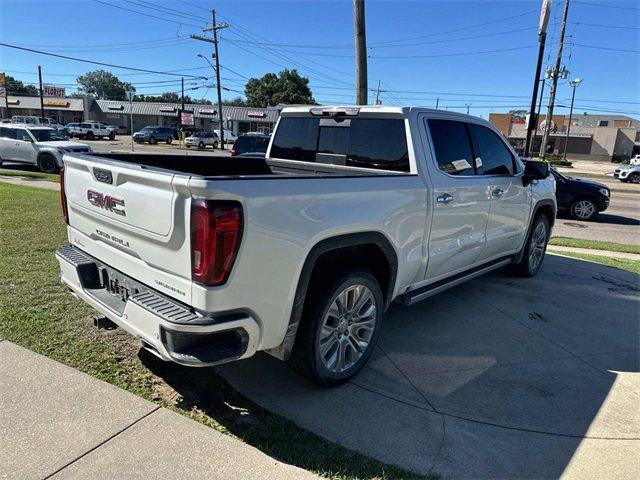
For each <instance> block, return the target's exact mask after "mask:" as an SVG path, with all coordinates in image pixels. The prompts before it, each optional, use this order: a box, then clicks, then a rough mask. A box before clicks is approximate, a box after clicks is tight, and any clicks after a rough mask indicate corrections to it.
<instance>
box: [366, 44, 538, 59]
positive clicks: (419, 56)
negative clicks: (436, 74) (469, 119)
mask: <svg viewBox="0 0 640 480" xmlns="http://www.w3.org/2000/svg"><path fill="white" fill-rule="evenodd" d="M535 47H536V45H528V46H524V47H512V48H499V49H496V50H482V51H476V52H459V53H440V54H435V55H369V58H399V59H402V58H439V57H460V56H465V55H483V54H486V53H500V52H512V51H516V50H526V49H529V48H535Z"/></svg>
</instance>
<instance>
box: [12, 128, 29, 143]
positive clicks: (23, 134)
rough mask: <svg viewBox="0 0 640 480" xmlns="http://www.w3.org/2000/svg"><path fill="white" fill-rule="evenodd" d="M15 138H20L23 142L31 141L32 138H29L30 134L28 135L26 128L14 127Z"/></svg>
mask: <svg viewBox="0 0 640 480" xmlns="http://www.w3.org/2000/svg"><path fill="white" fill-rule="evenodd" d="M16 140H22V141H23V142H32V141H33V139H32V138H31V135H29V132H27V131H26V130H24V129H22V128H17V129H16Z"/></svg>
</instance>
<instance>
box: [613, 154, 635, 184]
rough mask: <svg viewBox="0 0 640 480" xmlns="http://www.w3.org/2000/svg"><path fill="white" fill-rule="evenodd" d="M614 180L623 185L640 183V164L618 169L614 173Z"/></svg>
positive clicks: (631, 164)
mask: <svg viewBox="0 0 640 480" xmlns="http://www.w3.org/2000/svg"><path fill="white" fill-rule="evenodd" d="M632 160H633V159H632ZM613 178H617V179H618V180H620V181H621V182H623V183H627V182H629V183H640V162H634V163H630V164H629V165H623V166H621V167H618V168H616V169H615V170H614V171H613Z"/></svg>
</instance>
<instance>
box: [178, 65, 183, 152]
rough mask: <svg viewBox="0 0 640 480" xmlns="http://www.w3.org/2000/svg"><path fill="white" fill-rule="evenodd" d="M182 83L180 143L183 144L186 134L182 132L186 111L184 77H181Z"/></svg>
mask: <svg viewBox="0 0 640 480" xmlns="http://www.w3.org/2000/svg"><path fill="white" fill-rule="evenodd" d="M180 84H181V85H182V108H181V110H180V117H179V119H180V120H179V121H180V145H181V146H182V142H183V141H184V134H183V133H182V114H183V113H184V77H182V78H181V79H180Z"/></svg>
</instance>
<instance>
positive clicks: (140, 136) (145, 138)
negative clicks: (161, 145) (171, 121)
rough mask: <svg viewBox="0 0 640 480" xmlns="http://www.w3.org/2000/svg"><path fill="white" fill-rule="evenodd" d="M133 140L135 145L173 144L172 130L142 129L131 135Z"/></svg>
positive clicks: (167, 128) (158, 128)
mask: <svg viewBox="0 0 640 480" xmlns="http://www.w3.org/2000/svg"><path fill="white" fill-rule="evenodd" d="M133 140H134V142H137V143H145V142H149V143H150V144H151V145H153V144H155V143H158V142H166V143H168V144H171V142H173V128H171V127H144V128H143V129H142V130H140V131H139V132H136V133H134V134H133Z"/></svg>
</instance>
